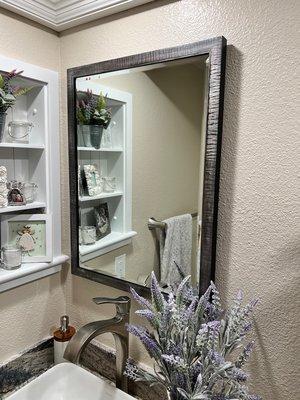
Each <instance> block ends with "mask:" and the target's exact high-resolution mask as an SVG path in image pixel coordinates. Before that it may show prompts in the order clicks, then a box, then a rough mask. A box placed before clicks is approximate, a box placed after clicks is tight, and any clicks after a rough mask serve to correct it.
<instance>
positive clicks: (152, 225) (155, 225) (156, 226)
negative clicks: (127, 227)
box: [148, 212, 198, 231]
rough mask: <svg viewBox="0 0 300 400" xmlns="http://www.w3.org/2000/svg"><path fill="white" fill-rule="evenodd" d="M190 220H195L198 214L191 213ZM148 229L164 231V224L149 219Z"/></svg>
mask: <svg viewBox="0 0 300 400" xmlns="http://www.w3.org/2000/svg"><path fill="white" fill-rule="evenodd" d="M191 216H192V218H196V217H197V216H198V213H197V212H195V213H192V214H191ZM148 229H149V230H150V231H151V230H153V229H162V230H164V229H166V223H165V222H162V221H157V220H156V219H155V218H153V217H151V218H149V220H148Z"/></svg>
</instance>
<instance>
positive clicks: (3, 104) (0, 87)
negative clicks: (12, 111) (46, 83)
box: [0, 69, 31, 142]
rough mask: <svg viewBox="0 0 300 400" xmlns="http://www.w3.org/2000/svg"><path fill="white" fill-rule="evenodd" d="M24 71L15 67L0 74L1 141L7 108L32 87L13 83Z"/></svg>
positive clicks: (0, 140) (0, 139)
mask: <svg viewBox="0 0 300 400" xmlns="http://www.w3.org/2000/svg"><path fill="white" fill-rule="evenodd" d="M22 73H23V71H19V72H17V71H16V70H15V69H14V70H13V71H11V72H9V73H6V74H0V142H2V139H3V135H4V128H5V122H6V116H7V110H8V109H9V108H11V107H13V106H14V104H15V102H16V100H17V97H19V96H22V95H23V94H25V93H27V92H28V91H29V90H30V89H31V88H21V87H19V86H13V85H12V81H13V80H14V79H15V78H16V77H17V76H19V75H21V74H22Z"/></svg>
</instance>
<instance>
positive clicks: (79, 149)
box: [77, 146, 123, 153]
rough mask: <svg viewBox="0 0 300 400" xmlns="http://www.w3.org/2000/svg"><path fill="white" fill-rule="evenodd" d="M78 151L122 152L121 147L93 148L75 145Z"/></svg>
mask: <svg viewBox="0 0 300 400" xmlns="http://www.w3.org/2000/svg"><path fill="white" fill-rule="evenodd" d="M77 150H78V151H97V152H103V153H105V152H107V153H122V151H123V149H122V148H121V147H112V148H102V149H95V148H94V147H81V146H80V147H77Z"/></svg>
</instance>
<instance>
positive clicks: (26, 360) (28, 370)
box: [0, 339, 53, 399]
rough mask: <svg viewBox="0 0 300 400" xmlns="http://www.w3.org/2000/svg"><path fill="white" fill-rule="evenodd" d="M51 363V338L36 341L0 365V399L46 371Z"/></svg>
mask: <svg viewBox="0 0 300 400" xmlns="http://www.w3.org/2000/svg"><path fill="white" fill-rule="evenodd" d="M52 365H53V340H52V339H48V340H45V341H43V342H41V343H38V344H37V345H36V346H34V347H33V348H30V349H27V350H25V351H24V352H23V353H21V354H18V355H17V356H16V357H15V358H13V359H12V360H10V361H8V362H7V363H6V364H2V365H0V399H1V398H4V396H6V395H8V394H11V393H12V392H13V391H15V390H16V389H17V388H19V387H20V386H22V385H24V384H25V383H27V382H28V381H30V380H32V379H34V378H36V377H37V376H39V375H40V374H42V373H43V372H45V371H47V369H49V368H50V367H51V366H52Z"/></svg>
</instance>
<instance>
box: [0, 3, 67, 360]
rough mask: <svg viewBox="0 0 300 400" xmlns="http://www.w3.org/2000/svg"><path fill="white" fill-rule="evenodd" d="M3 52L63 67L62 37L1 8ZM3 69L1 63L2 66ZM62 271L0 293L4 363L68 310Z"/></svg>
mask: <svg viewBox="0 0 300 400" xmlns="http://www.w3.org/2000/svg"><path fill="white" fill-rule="evenodd" d="M0 36H1V41H0V54H1V55H3V56H7V57H12V58H16V59H19V60H22V61H25V62H28V63H32V64H37V65H40V66H41V67H45V68H49V69H53V70H55V71H58V70H59V38H58V37H57V36H56V35H54V34H53V33H50V32H48V31H47V30H42V29H41V28H40V27H37V26H36V24H34V23H28V21H27V23H25V22H22V21H21V19H19V18H18V17H16V18H15V17H13V14H11V13H9V12H6V11H3V12H2V10H1V12H0ZM0 69H1V66H0ZM61 279H62V278H61V276H60V274H56V275H53V276H52V277H49V278H44V279H41V280H39V281H36V282H33V283H30V284H27V285H24V286H22V287H19V288H16V289H13V290H10V291H9V292H5V293H0V327H1V335H0V363H1V362H3V361H5V360H7V359H8V358H10V357H12V356H13V355H15V354H16V353H18V352H20V351H22V350H24V348H25V347H28V346H31V345H32V344H34V343H36V342H38V341H40V340H41V339H43V338H45V337H46V336H48V335H49V333H50V328H51V327H52V326H54V325H56V326H57V323H58V321H57V319H58V317H59V315H61V314H62V313H63V312H64V310H65V299H64V293H63V286H62V284H61Z"/></svg>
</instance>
